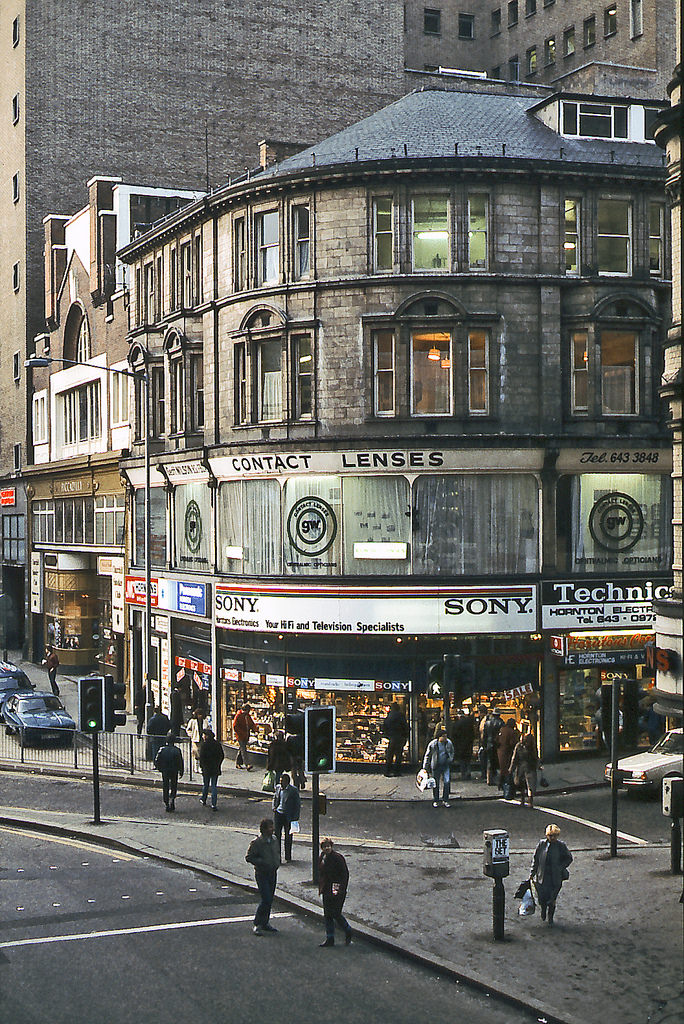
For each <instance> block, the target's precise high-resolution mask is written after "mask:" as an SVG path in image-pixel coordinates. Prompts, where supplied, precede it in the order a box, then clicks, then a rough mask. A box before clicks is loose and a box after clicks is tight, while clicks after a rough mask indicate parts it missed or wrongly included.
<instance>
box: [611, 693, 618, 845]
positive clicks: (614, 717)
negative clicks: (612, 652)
mask: <svg viewBox="0 0 684 1024" xmlns="http://www.w3.org/2000/svg"><path fill="white" fill-rule="evenodd" d="M619 699H620V684H619V683H618V681H617V679H614V680H613V686H612V690H611V702H610V746H611V772H610V855H611V857H617V855H618V851H617V831H618V777H617V773H618V767H617V764H618V732H619V726H620V719H619V715H620V709H619V706H618V703H619Z"/></svg>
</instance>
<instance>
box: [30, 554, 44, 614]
mask: <svg viewBox="0 0 684 1024" xmlns="http://www.w3.org/2000/svg"><path fill="white" fill-rule="evenodd" d="M42 610H43V560H42V557H41V553H40V551H32V552H31V611H32V612H35V613H36V614H38V615H39V614H40V613H41V612H42Z"/></svg>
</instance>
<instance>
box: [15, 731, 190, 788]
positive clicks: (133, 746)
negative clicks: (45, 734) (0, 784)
mask: <svg viewBox="0 0 684 1024" xmlns="http://www.w3.org/2000/svg"><path fill="white" fill-rule="evenodd" d="M68 740H69V743H68V745H67V743H66V740H65V742H63V743H61V744H59V743H58V742H56V741H52V742H48V741H46V742H42V743H31V742H26V741H25V739H24V734H23V732H22V733H20V734H18V735H16V734H12V735H10V736H8V735H7V734H6V731H5V729H2V728H0V762H2V763H3V764H4V765H5V766H7V765H28V766H35V767H36V768H39V767H43V766H45V767H61V768H71V769H76V770H78V769H91V768H92V765H93V736H92V735H90V734H88V733H81V732H76V733H74V734H73V737H72V736H71V735H69V737H68ZM163 743H164V739H163V738H162V737H159V736H137V735H136V734H135V733H130V732H101V733H99V734H98V753H99V759H100V770H101V771H102V770H107V771H111V770H115V771H116V770H118V771H121V772H125V773H126V774H128V775H135V774H136V773H138V774H140V773H142V772H155V768H154V764H153V761H154V756H155V754H156V752H157V750H158V749H159V747H160V746H161V745H162V744H163ZM176 744H177V746H178V747H180V749H181V751H182V753H183V760H184V761H185V775H184V779H185V780H186V781H189V782H192V781H193V771H194V772H195V774H197V772H196V768H195V765H194V764H193V758H192V756H191V748H190V740H189V739H187V737H180V738H179V739H178V740H177V741H176ZM155 774H156V772H155Z"/></svg>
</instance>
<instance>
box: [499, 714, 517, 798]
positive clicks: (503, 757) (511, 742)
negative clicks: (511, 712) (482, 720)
mask: <svg viewBox="0 0 684 1024" xmlns="http://www.w3.org/2000/svg"><path fill="white" fill-rule="evenodd" d="M519 739H520V730H519V729H518V727H517V726H516V724H515V718H508V719H506V721H505V723H504V724H503V725H502V727H501V729H500V730H499V735H498V736H497V738H496V748H497V755H498V758H499V789H503V785H504V782H505V781H506V779H507V777H508V774H509V772H510V769H511V758H512V757H513V751H514V750H515V747H516V744H517V742H518V740H519Z"/></svg>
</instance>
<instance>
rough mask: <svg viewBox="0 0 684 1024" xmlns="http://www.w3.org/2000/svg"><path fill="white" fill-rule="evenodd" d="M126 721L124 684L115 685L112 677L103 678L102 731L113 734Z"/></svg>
mask: <svg viewBox="0 0 684 1024" xmlns="http://www.w3.org/2000/svg"><path fill="white" fill-rule="evenodd" d="M126 720H127V715H126V684H125V683H115V682H114V676H110V675H107V676H104V727H103V728H104V731H105V732H114V730H115V729H116V727H117V725H125V724H126Z"/></svg>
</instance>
